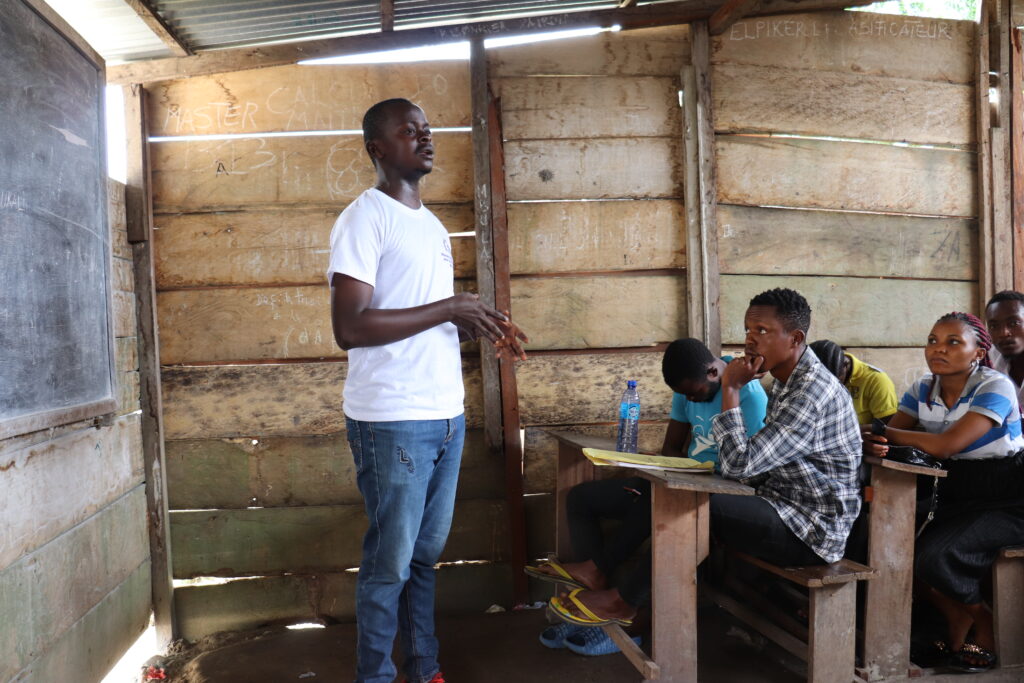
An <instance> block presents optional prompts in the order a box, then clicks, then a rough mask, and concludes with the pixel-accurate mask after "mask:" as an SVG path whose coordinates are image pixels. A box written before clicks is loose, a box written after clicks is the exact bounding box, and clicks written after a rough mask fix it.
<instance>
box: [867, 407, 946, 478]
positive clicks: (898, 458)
mask: <svg viewBox="0 0 1024 683" xmlns="http://www.w3.org/2000/svg"><path fill="white" fill-rule="evenodd" d="M885 428H886V425H885V423H884V422H882V421H881V420H879V419H877V418H876V419H874V420H872V421H871V433H872V434H875V435H877V436H885ZM885 459H886V460H892V461H894V462H901V463H903V464H905V465H917V466H918V467H931V468H933V469H937V470H941V469H942V463H941V462H939V460H938V459H937V458H936V457H935V456H932V455H929V454H927V453H925V452H924V451H922V450H920V449H918V448H914V447H913V446H896V445H891V446H889V452H888V453H886V455H885Z"/></svg>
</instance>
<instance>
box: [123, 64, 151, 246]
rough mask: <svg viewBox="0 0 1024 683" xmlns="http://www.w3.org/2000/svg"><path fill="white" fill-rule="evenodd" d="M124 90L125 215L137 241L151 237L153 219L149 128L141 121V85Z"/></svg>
mask: <svg viewBox="0 0 1024 683" xmlns="http://www.w3.org/2000/svg"><path fill="white" fill-rule="evenodd" d="M122 91H123V92H124V120H125V137H126V138H127V145H126V146H127V149H126V154H127V159H128V163H127V169H126V175H127V178H126V179H125V189H124V194H125V219H126V225H127V227H128V242H130V243H132V244H134V243H136V242H143V241H145V240H148V239H149V230H150V225H151V221H150V220H149V216H150V207H151V206H152V202H151V201H150V196H149V182H148V178H149V176H148V173H149V158H148V154H147V152H148V147H149V145H148V144H147V143H146V138H147V136H148V131H147V130H146V129H145V127H144V126H143V125H142V123H141V122H142V121H143V117H144V115H145V114H144V112H143V111H142V110H141V109H140V107H141V106H142V94H141V92H142V86H141V85H139V84H135V85H126V86H124V87H123V88H122Z"/></svg>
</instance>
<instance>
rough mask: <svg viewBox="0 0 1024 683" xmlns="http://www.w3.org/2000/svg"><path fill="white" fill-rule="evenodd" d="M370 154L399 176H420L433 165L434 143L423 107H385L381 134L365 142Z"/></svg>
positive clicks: (428, 171) (427, 171) (399, 105)
mask: <svg viewBox="0 0 1024 683" xmlns="http://www.w3.org/2000/svg"><path fill="white" fill-rule="evenodd" d="M367 149H368V151H369V152H370V155H371V156H372V157H373V158H374V159H376V160H377V163H379V164H380V165H381V166H383V167H385V168H388V167H390V168H394V169H396V170H398V171H399V173H400V175H402V176H403V177H405V176H407V175H417V176H424V175H426V174H427V173H430V171H432V170H433V168H434V142H433V137H432V136H431V133H430V124H429V123H428V122H427V117H426V115H425V114H424V113H423V110H422V109H420V108H419V107H417V106H415V105H412V106H409V105H401V104H396V105H394V106H392V107H390V108H388V117H387V121H386V122H385V123H384V125H383V126H381V134H380V136H379V137H377V138H374V139H373V140H371V141H370V142H369V143H367Z"/></svg>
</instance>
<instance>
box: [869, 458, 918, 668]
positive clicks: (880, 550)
mask: <svg viewBox="0 0 1024 683" xmlns="http://www.w3.org/2000/svg"><path fill="white" fill-rule="evenodd" d="M871 486H872V488H873V489H874V499H873V500H872V502H871V510H870V513H869V515H868V565H870V566H871V567H872V568H874V569H875V570H876V571H877V572H878V577H877V578H875V579H873V580H871V581H868V582H867V600H866V607H865V610H864V612H865V614H864V656H863V662H864V671H865V673H866V675H867V677H868V679H869V680H880V679H883V678H890V677H894V678H902V677H904V676H906V675H907V670H908V668H909V666H910V593H911V584H912V582H913V574H914V553H913V548H914V506H915V502H916V501H915V498H916V494H917V476H916V475H914V474H909V473H907V472H897V471H895V470H891V469H885V468H882V467H872V468H871Z"/></svg>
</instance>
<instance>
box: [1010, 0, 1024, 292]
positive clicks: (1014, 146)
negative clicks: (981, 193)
mask: <svg viewBox="0 0 1024 683" xmlns="http://www.w3.org/2000/svg"><path fill="white" fill-rule="evenodd" d="M1017 7H1020V8H1021V9H1022V10H1024V2H1021V1H1020V0H1015V2H1014V6H1013V9H1016V8H1017ZM1022 18H1024V17H1022ZM1010 38H1011V40H1010V92H1011V103H1010V120H1011V122H1012V123H1011V126H1010V128H1011V131H1010V132H1011V137H1010V155H1011V157H1012V166H1013V181H1012V187H1013V211H1012V214H1013V288H1014V289H1016V290H1017V291H1018V292H1021V291H1024V50H1022V48H1021V43H1022V42H1024V40H1022V38H1024V32H1022V31H1021V29H1019V28H1016V27H1013V28H1011V29H1010Z"/></svg>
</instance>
